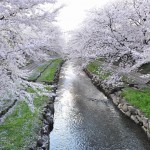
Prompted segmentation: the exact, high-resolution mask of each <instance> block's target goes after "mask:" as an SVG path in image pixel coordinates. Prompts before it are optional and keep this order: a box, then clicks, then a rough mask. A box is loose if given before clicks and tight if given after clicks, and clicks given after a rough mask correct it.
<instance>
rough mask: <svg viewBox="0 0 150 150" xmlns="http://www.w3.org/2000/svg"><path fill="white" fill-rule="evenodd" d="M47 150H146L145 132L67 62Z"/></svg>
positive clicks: (62, 72)
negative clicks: (48, 149)
mask: <svg viewBox="0 0 150 150" xmlns="http://www.w3.org/2000/svg"><path fill="white" fill-rule="evenodd" d="M57 95H58V96H57V98H56V100H55V115H54V129H53V131H52V132H51V134H50V150H150V142H149V141H148V139H147V138H146V134H145V133H144V132H143V131H142V129H141V128H140V127H139V126H137V125H136V124H135V123H134V122H133V121H131V120H130V119H129V118H127V117H126V116H124V115H123V114H121V113H120V112H119V111H118V110H117V109H116V108H115V107H114V105H113V104H112V102H111V101H110V100H108V99H107V98H106V97H105V96H104V95H103V93H101V92H100V91H98V90H97V89H96V88H95V87H94V86H93V84H92V83H91V81H90V79H89V78H88V77H87V76H86V75H85V74H84V72H82V71H80V70H79V69H78V68H76V67H75V65H74V63H72V62H70V61H68V62H66V63H65V64H64V66H63V67H62V70H61V74H60V81H59V85H58V91H57Z"/></svg>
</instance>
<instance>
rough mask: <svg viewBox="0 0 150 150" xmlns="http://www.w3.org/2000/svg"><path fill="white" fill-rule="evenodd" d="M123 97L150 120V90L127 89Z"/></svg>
mask: <svg viewBox="0 0 150 150" xmlns="http://www.w3.org/2000/svg"><path fill="white" fill-rule="evenodd" d="M122 96H123V97H124V98H125V99H126V100H127V101H128V102H129V103H131V104H132V105H133V106H135V107H137V108H139V109H140V110H141V111H142V112H143V113H144V114H145V115H146V116H147V117H149V118H150V89H149V88H145V89H133V88H125V89H124V90H123V92H122Z"/></svg>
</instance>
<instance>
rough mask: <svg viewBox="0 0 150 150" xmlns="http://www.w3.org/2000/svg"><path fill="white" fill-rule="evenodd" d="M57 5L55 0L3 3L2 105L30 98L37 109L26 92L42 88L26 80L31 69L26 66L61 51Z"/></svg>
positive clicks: (0, 22)
mask: <svg viewBox="0 0 150 150" xmlns="http://www.w3.org/2000/svg"><path fill="white" fill-rule="evenodd" d="M54 5H55V0H18V1H16V0H1V1H0V104H2V102H3V100H15V99H17V100H24V99H26V100H27V102H28V103H29V105H30V106H33V105H32V103H33V102H32V95H31V94H29V93H28V92H26V90H25V89H26V88H27V87H28V86H31V87H32V88H34V89H36V87H39V88H40V87H42V85H41V84H36V83H32V82H28V81H27V80H25V78H26V77H27V76H28V70H23V69H22V67H23V66H26V64H27V63H29V61H30V60H32V61H42V60H46V59H48V58H49V55H48V54H49V52H48V51H57V52H58V51H60V50H61V41H62V40H61V33H60V31H59V28H58V27H56V26H55V25H54V23H53V22H54V21H55V17H56V15H57V12H58V10H59V9H60V8H55V7H54ZM43 47H44V49H46V51H44V50H43Z"/></svg>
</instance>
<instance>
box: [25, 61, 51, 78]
mask: <svg viewBox="0 0 150 150" xmlns="http://www.w3.org/2000/svg"><path fill="white" fill-rule="evenodd" d="M51 62H52V60H50V61H48V62H46V63H44V64H42V65H40V66H38V67H37V68H35V69H34V70H33V73H32V75H31V76H30V77H29V78H28V80H36V79H37V77H38V76H39V74H40V73H41V72H43V71H44V69H45V68H46V67H47V66H48V65H49V64H50V63H51Z"/></svg>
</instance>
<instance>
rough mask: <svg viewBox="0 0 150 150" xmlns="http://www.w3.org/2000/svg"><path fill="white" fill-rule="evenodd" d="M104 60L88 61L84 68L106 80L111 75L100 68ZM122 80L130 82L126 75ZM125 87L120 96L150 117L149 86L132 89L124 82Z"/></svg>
mask: <svg viewBox="0 0 150 150" xmlns="http://www.w3.org/2000/svg"><path fill="white" fill-rule="evenodd" d="M103 63H104V61H102V60H99V59H97V60H94V61H92V62H90V63H89V64H88V65H87V67H86V69H87V70H88V71H89V72H91V73H92V74H95V75H97V76H99V79H100V80H106V81H107V79H108V77H110V76H111V73H110V72H109V71H106V70H105V68H102V67H101V66H102V65H103ZM122 81H128V83H132V80H131V79H130V78H128V76H122ZM124 86H125V88H124V90H123V91H122V97H124V98H125V99H126V100H127V101H128V102H129V103H131V104H132V105H133V106H135V107H137V108H139V109H140V110H141V111H142V112H143V113H144V114H145V115H146V116H147V117H149V118H150V88H143V89H134V88H131V87H128V85H127V84H124Z"/></svg>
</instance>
